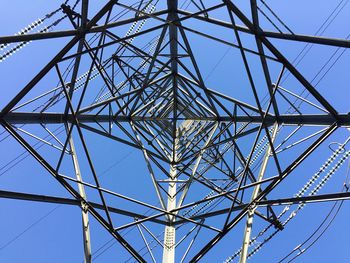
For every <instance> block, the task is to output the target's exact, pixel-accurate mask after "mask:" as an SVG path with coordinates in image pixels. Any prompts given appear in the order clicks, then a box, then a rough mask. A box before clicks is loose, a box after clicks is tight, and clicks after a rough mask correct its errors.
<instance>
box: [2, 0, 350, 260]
mask: <svg viewBox="0 0 350 263" xmlns="http://www.w3.org/2000/svg"><path fill="white" fill-rule="evenodd" d="M194 2H195V3H196V4H195V6H196V7H197V8H198V10H197V11H191V10H186V9H181V8H179V3H178V1H177V0H168V1H167V2H166V3H159V5H160V6H161V10H160V11H156V10H155V8H154V7H155V6H156V4H157V3H158V2H157V1H140V2H137V3H132V4H130V3H129V4H125V3H123V2H122V1H108V2H107V4H106V5H105V6H103V7H102V8H101V9H100V10H99V11H98V12H96V14H94V15H93V16H91V17H89V12H88V9H89V5H92V4H93V3H92V2H90V3H89V1H88V0H83V1H82V2H81V10H80V11H76V10H74V9H72V8H71V7H70V6H68V5H62V7H61V9H62V12H64V14H65V15H66V16H67V19H68V20H69V21H70V23H71V26H72V29H71V30H66V31H56V32H44V33H42V32H41V33H32V34H23V35H17V36H11V37H0V43H1V44H7V43H14V42H22V41H35V40H39V39H49V38H61V37H71V39H70V40H69V42H68V43H67V44H66V45H65V46H64V47H63V48H62V49H61V51H59V52H58V53H57V55H56V56H55V57H54V58H52V60H51V61H50V62H49V63H48V64H47V65H46V66H45V67H43V68H42V69H41V70H40V71H39V73H38V74H37V75H36V76H35V77H34V78H33V79H32V80H31V81H30V82H29V83H28V84H27V85H26V86H25V87H24V88H23V89H22V90H21V91H20V92H19V93H18V94H17V95H16V96H15V97H14V98H13V99H12V100H11V101H9V102H8V103H7V105H6V106H5V107H4V108H3V109H2V111H1V113H0V120H1V124H2V126H3V127H4V129H5V130H6V131H7V132H8V133H9V134H11V136H12V137H13V138H15V139H16V140H17V141H18V142H19V143H20V144H21V145H22V146H23V147H24V148H25V149H26V150H27V151H28V152H29V153H30V154H31V155H32V156H33V157H34V158H35V159H36V160H37V161H38V162H39V163H40V164H41V165H42V166H43V167H44V168H45V169H46V170H47V171H48V173H49V174H51V175H52V176H53V177H54V178H55V179H56V180H57V182H58V183H60V184H61V185H62V186H63V187H64V188H65V189H66V190H67V191H68V192H69V193H70V194H71V195H72V198H71V199H69V198H61V197H56V196H43V195H35V194H28V193H19V192H8V191H2V192H1V196H2V197H8V198H15V199H23V200H33V201H43V202H53V203H61V204H70V205H72V204H74V205H77V206H80V207H81V210H82V222H83V237H84V251H85V254H84V255H85V262H91V258H92V257H91V243H90V231H89V228H90V225H89V217H94V218H95V219H96V220H97V221H98V222H99V223H100V224H101V225H102V226H103V227H104V228H105V229H106V231H108V232H109V233H110V234H111V235H112V236H113V237H114V238H115V239H116V240H117V241H118V242H119V243H120V244H121V246H123V247H124V248H125V249H126V250H127V251H128V252H129V253H130V254H131V255H132V256H133V257H134V259H135V260H137V261H139V262H146V259H145V258H144V256H143V255H142V254H141V253H140V251H139V250H140V249H139V248H137V247H136V246H135V245H134V244H133V243H134V240H133V239H128V240H127V239H126V238H125V237H124V236H123V235H122V234H121V233H120V232H121V231H122V230H123V229H130V228H135V229H138V230H139V232H140V236H141V238H142V240H143V242H144V245H145V247H146V249H147V251H148V255H149V256H150V258H151V260H153V261H160V259H156V258H155V256H154V254H153V249H152V248H151V247H150V244H149V243H150V242H149V241H147V238H146V236H145V234H144V233H145V232H146V233H147V234H148V235H150V238H152V240H154V242H158V243H159V244H160V245H161V247H162V262H169V263H172V262H178V261H180V259H181V260H182V261H184V260H185V259H186V261H190V262H197V261H199V260H200V259H201V258H202V257H204V255H205V254H206V253H207V252H208V251H209V250H210V249H211V248H213V247H214V246H215V245H216V244H217V243H218V242H219V241H220V240H221V239H222V238H223V237H224V236H226V235H227V234H228V233H229V232H230V231H231V230H232V229H234V228H235V227H236V226H237V225H238V223H239V222H240V221H241V220H244V218H246V224H245V229H244V234H243V245H242V251H241V258H240V262H246V259H247V257H248V248H249V243H250V240H251V231H252V226H253V222H254V221H255V220H253V218H254V217H258V218H259V219H261V220H263V221H264V222H266V223H267V224H272V225H273V226H274V227H276V228H277V229H283V225H282V224H281V222H280V221H279V218H278V217H277V216H276V212H275V211H274V208H273V205H276V204H289V203H301V202H308V201H321V200H339V199H348V198H349V195H348V194H343V193H333V194H330V195H327V196H323V195H320V196H313V197H309V199H308V197H293V198H286V196H284V197H283V196H282V197H283V198H284V199H283V198H282V197H281V198H282V199H269V198H268V195H269V194H270V193H271V192H273V190H274V189H276V188H277V186H278V185H280V184H281V183H282V182H283V181H284V179H285V178H287V177H288V176H289V175H290V174H292V173H293V171H294V170H295V169H296V168H297V167H299V166H300V165H302V164H303V161H304V160H305V159H306V158H307V157H308V156H309V155H311V154H312V153H313V152H314V151H315V149H317V148H318V147H319V146H320V145H321V144H322V143H324V142H325V141H326V140H327V138H328V137H329V136H330V135H331V134H333V133H334V132H335V131H336V130H337V129H339V128H341V127H348V126H349V125H350V116H349V115H348V114H341V113H338V111H337V110H336V109H335V108H334V107H333V106H332V105H331V104H330V103H329V102H328V100H327V99H326V98H325V97H323V96H322V95H321V94H320V93H319V92H318V91H317V89H316V88H315V87H314V86H313V85H312V84H311V83H310V82H309V81H308V80H307V79H306V78H305V77H304V76H303V75H302V74H301V73H300V72H299V71H298V70H297V69H296V68H295V67H294V66H293V65H292V63H291V62H290V61H289V60H288V59H287V58H286V57H285V56H284V55H283V54H282V53H281V52H280V51H279V49H278V48H276V46H275V45H274V44H273V43H272V42H271V39H272V38H274V39H282V40H289V41H291V42H293V41H301V42H305V43H314V44H320V45H326V46H336V47H346V48H349V47H350V42H349V41H347V40H340V39H330V38H324V37H322V38H321V37H315V36H305V35H298V34H287V33H281V32H278V33H276V32H270V31H265V30H263V29H262V28H261V26H260V22H259V16H258V9H257V4H256V1H254V0H251V1H250V7H251V14H250V15H251V18H249V16H247V15H246V14H245V13H244V12H243V11H241V9H240V8H239V7H238V6H236V4H235V3H234V2H233V1H228V0H223V1H214V2H215V3H214V2H213V3H210V6H209V3H205V2H204V1H194ZM120 10H124V11H127V12H128V13H129V14H132V15H129V16H128V17H126V18H125V17H123V16H120V17H121V18H118V19H115V20H113V19H112V18H113V17H114V16H117V14H118V12H119V11H120ZM216 11H220V12H225V16H224V17H225V19H223V20H218V19H216V18H214V17H215V12H216ZM189 21H190V22H191V21H196V22H199V23H200V24H203V23H208V24H210V25H213V26H215V27H217V28H219V29H225V30H228V32H229V35H230V36H231V37H232V39H234V40H232V41H228V40H227V39H226V36H225V37H222V38H220V37H218V36H214V35H215V34H214V33H215V32H214V33H213V34H209V33H204V32H202V31H201V30H199V29H196V28H191V27H190V26H188V25H187V24H186V23H187V22H189ZM146 22H147V23H148V22H149V23H150V24H149V26H148V27H145V28H142V26H143V25H144V24H145V23H146ZM137 23H139V24H137ZM130 25H131V26H132V27H131V28H132V29H133V30H134V28H135V26H136V25H139V27H140V29H139V30H137V31H134V32H130V33H127V34H126V35H124V36H121V35H120V32H119V31H118V29H119V28H123V27H124V26H130ZM140 25H141V26H140ZM190 33H191V34H196V35H198V36H199V37H201V38H203V39H210V40H213V41H217V42H220V43H221V44H223V45H227V46H230V47H232V48H235V49H237V51H238V54H239V59H237V63H236V64H235V67H237V68H241V69H243V70H244V72H245V74H246V77H247V83H248V85H242V86H245V87H240V88H236V87H233V86H234V85H232V90H233V92H229V94H225V92H224V93H222V92H220V91H219V90H220V87H212V88H209V87H208V86H207V83H206V81H205V78H204V77H203V74H202V71H201V67H200V66H199V63H198V57H196V56H195V53H196V50H195V49H194V48H193V41H191V40H190V38H189V37H188V34H190ZM242 34H244V37H245V36H246V35H248V36H249V37H250V38H251V40H252V41H253V43H254V45H255V47H254V48H251V47H249V48H248V47H246V46H245V45H244V39H242V38H243V37H242ZM90 36H93V38H94V39H95V40H94V41H90V40H89V39H90V38H89V37H90ZM144 39H147V41H148V42H149V44H147V45H144V44H145V40H144ZM137 40H139V41H137ZM134 42H135V44H134ZM208 52H215V51H213V50H208ZM250 56H255V58H256V59H257V60H258V61H259V64H260V65H259V66H256V65H255V66H254V67H253V66H251V65H250ZM271 63H276V65H278V68H279V70H278V73H276V70H275V67H274V69H272V66H271ZM67 69H68V70H67ZM255 71H259V72H260V73H259V74H261V75H262V76H263V77H262V78H261V79H259V80H257V79H256V78H255V77H254V76H255V74H257V73H256V72H255ZM83 72H85V73H84V74H82V73H83ZM287 73H288V74H290V76H291V78H293V79H294V80H295V82H297V83H298V84H299V85H301V86H302V87H303V88H304V89H305V90H306V91H307V93H308V98H307V99H306V98H304V97H302V96H299V95H298V94H297V91H296V90H294V87H282V86H281V85H280V84H281V81H282V78H283V77H284V76H285V74H287ZM116 76H117V77H116ZM226 77H227V81H228V82H231V81H232V82H234V80H232V79H231V78H230V76H226ZM45 78H51V79H50V82H49V83H51V85H52V83H54V81H57V82H58V83H59V84H58V86H57V87H55V88H54V89H53V90H49V91H47V90H46V91H45V92H44V93H40V92H42V90H41V89H40V88H42V87H43V86H45V85H47V83H45V82H44V80H45ZM98 81H99V83H100V84H101V83H102V86H103V88H102V89H100V90H97V89H96V86H94V83H95V82H98ZM43 82H44V84H42V83H43ZM235 84H237V83H235ZM238 84H239V83H238ZM235 88H236V89H237V90H238V89H241V90H243V91H244V92H246V93H250V94H251V96H252V99H251V100H249V102H246V101H242V100H239V99H237V98H235V92H236V91H235V90H234V89H235ZM37 89H38V90H39V91H40V92H39V93H38V92H36V90H37ZM262 91H264V92H265V93H266V94H267V100H264V99H263V98H262V95H261V94H262ZM237 92H238V91H237ZM293 100H297V102H298V103H300V102H301V103H303V106H302V107H301V106H296V104H295V103H293ZM91 101H92V102H91ZM38 105H41V106H39V107H38ZM288 112H289V113H288ZM291 112H292V113H291ZM310 126H311V127H313V128H314V130H312V132H311V131H310V130H309V129H308V128H306V127H310ZM26 127H28V128H27V129H26ZM54 127H63V128H64V131H65V132H64V135H62V134H61V135H60V136H58V135H56V134H55V133H54V132H52V131H53V129H54ZM282 128H283V129H284V131H285V132H281V130H282ZM294 128H297V129H298V130H300V132H301V131H303V132H304V133H303V134H304V135H303V136H304V137H303V138H302V139H300V138H299V139H294V138H293V136H292V135H293V134H294V133H295V132H296V131H295V130H294ZM30 130H32V131H30ZM43 132H46V133H47V134H48V135H49V138H50V139H49V140H48V139H45V137H44V136H43V135H42V134H43ZM87 133H89V134H95V135H96V136H102V137H105V138H106V139H107V140H108V141H116V142H118V143H122V144H125V145H128V146H130V147H133V148H136V149H138V150H140V151H141V152H142V155H143V157H144V159H145V162H146V165H147V169H148V172H149V175H150V180H151V182H152V185H153V189H147V191H148V192H149V193H150V194H154V195H155V196H156V199H157V202H156V203H155V204H151V203H148V202H144V201H142V200H139V199H137V196H135V195H134V193H130V195H129V196H125V195H122V194H120V193H117V192H114V191H112V190H109V189H108V185H107V186H106V185H105V186H103V185H101V184H100V180H99V174H98V172H97V171H96V169H95V166H94V161H93V158H92V156H91V149H90V147H89V145H88V143H87V142H86V134H87ZM33 140H34V141H35V140H39V141H40V142H41V143H43V144H46V145H48V146H50V147H51V148H54V149H55V150H57V149H58V150H59V155H58V156H57V154H53V153H52V154H51V153H50V152H47V153H45V155H44V154H42V153H40V152H39V151H38V150H37V149H36V148H35V147H34V146H33ZM51 141H54V143H52V142H51ZM77 141H78V143H79V149H80V152H78V151H77V148H78V147H76V144H77ZM304 141H307V143H302V142H304ZM286 142H288V143H289V144H290V145H292V146H294V145H301V146H300V147H299V148H298V149H297V150H295V151H294V153H293V154H292V155H291V156H292V158H287V157H285V156H284V155H283V153H280V147H281V145H284V144H285V143H286ZM263 143H265V144H263ZM287 149H288V148H287ZM101 154H104V153H101ZM67 158H69V159H70V161H71V163H72V164H73V166H72V167H71V168H72V169H71V170H69V169H68V168H67V167H69V165H67ZM81 159H84V160H85V161H86V162H85V163H86V165H87V169H84V170H85V171H86V170H89V173H90V174H91V179H92V182H88V181H87V180H86V179H84V178H86V177H87V175H85V174H83V172H82V169H81V164H80V162H79V160H81ZM258 159H259V160H260V162H259V163H258V165H257V166H256V167H255V164H254V163H255V162H256V161H257V160H258ZM213 170H215V172H211V171H213ZM67 171H68V172H67ZM86 189H89V191H92V192H94V199H92V200H91V199H89V198H90V197H89V194H87V191H86ZM204 190H206V192H207V194H204V195H203V192H205V191H204ZM208 192H209V194H208ZM95 195H96V196H97V197H96V196H95ZM106 196H108V198H106ZM110 196H112V197H113V198H117V199H116V200H123V202H129V203H130V204H132V205H138V206H139V207H140V208H139V209H136V208H134V206H130V209H121V208H119V207H118V206H115V205H113V204H115V202H113V203H112V202H110V201H109V200H110V199H109V197H110ZM287 197H288V196H287ZM146 208H147V209H151V210H152V212H153V213H152V215H145V214H143V213H144V209H146ZM115 215H122V216H124V217H127V218H128V219H129V220H130V222H128V223H126V224H123V225H120V223H119V221H118V220H116V219H115ZM146 224H149V225H151V226H152V229H155V228H157V229H158V230H160V231H163V232H164V233H163V232H162V235H161V236H163V240H159V236H157V234H154V233H153V230H150V228H149V227H147V226H146ZM181 229H185V230H184V231H180V230H181ZM201 233H204V235H201ZM188 238H192V240H191V241H190V242H188V243H187V245H186V247H185V248H184V249H182V251H181V252H182V255H178V254H177V253H176V251H177V247H178V246H179V245H180V244H181V243H182V242H183V241H184V240H187V239H188ZM194 242H197V243H199V244H200V246H199V245H197V246H196V249H197V251H193V243H194ZM198 247H200V249H198ZM189 256H191V258H190V259H189ZM180 257H181V258H180Z"/></svg>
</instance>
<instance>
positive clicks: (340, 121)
mask: <svg viewBox="0 0 350 263" xmlns="http://www.w3.org/2000/svg"><path fill="white" fill-rule="evenodd" d="M0 115H1V113H0ZM77 118H78V120H79V122H80V123H95V122H101V123H102V122H110V121H114V122H130V121H133V122H135V121H165V120H168V121H171V118H169V117H142V116H131V117H129V116H122V115H119V116H110V115H107V114H101V115H94V114H80V115H77ZM3 119H4V120H5V121H6V122H9V123H11V124H25V123H32V124H33V123H38V124H39V123H47V124H49V123H66V122H69V123H72V122H74V116H73V115H72V114H68V115H67V116H66V117H65V116H64V114H62V113H47V112H46V113H36V112H10V113H8V114H6V115H5V116H4V117H3ZM178 119H179V120H193V121H200V120H203V121H220V122H251V123H262V121H263V117H262V116H256V115H255V116H247V115H240V116H220V117H204V116H203V117H196V116H191V117H186V118H185V117H184V118H178ZM275 122H277V123H278V124H285V125H321V126H329V125H331V124H333V123H336V124H337V125H338V126H350V114H338V115H337V119H334V118H333V116H331V115H328V114H305V115H297V114H296V115H287V114H282V115H279V116H278V118H277V117H274V116H270V115H269V116H266V120H265V123H266V124H269V125H271V124H274V123H275Z"/></svg>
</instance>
